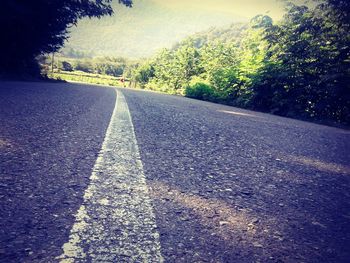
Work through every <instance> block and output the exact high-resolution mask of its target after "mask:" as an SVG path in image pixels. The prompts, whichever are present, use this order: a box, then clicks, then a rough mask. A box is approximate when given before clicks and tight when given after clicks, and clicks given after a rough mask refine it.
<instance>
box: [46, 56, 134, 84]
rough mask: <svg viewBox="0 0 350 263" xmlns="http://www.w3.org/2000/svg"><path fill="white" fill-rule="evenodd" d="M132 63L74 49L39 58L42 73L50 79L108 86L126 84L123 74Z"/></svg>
mask: <svg viewBox="0 0 350 263" xmlns="http://www.w3.org/2000/svg"><path fill="white" fill-rule="evenodd" d="M132 63H133V62H130V61H128V60H126V59H124V58H120V57H119V58H113V57H92V56H90V54H88V53H84V52H79V51H75V50H69V52H67V53H57V54H54V56H52V54H51V56H48V55H45V56H42V57H41V59H40V66H41V69H42V74H44V75H46V76H48V77H49V78H51V79H57V80H66V81H75V82H85V83H92V84H101V85H109V86H126V85H127V78H126V77H125V76H124V75H125V74H126V73H127V72H128V70H127V68H129V67H130V64H132ZM129 75H130V74H129Z"/></svg>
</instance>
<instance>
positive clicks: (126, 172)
mask: <svg viewBox="0 0 350 263" xmlns="http://www.w3.org/2000/svg"><path fill="white" fill-rule="evenodd" d="M90 180H91V183H90V185H89V186H88V188H87V190H86V191H85V194H84V202H83V204H82V206H81V207H80V208H79V210H78V212H77V214H76V220H75V224H74V225H73V228H72V229H71V232H70V237H69V241H68V242H67V243H65V244H64V245H63V247H62V249H63V254H62V255H61V256H59V257H58V258H57V259H58V260H59V261H60V262H163V258H162V256H161V253H160V243H159V234H158V232H157V230H156V228H157V227H156V222H155V216H154V213H153V208H152V204H151V199H150V197H149V193H148V188H147V185H146V179H145V176H144V173H143V167H142V162H141V159H140V154H139V149H138V146H137V141H136V137H135V132H134V127H133V124H132V120H131V116H130V112H129V109H128V105H127V103H126V101H125V98H124V95H123V94H122V92H121V91H118V90H117V101H116V106H115V108H114V111H113V115H112V118H111V121H110V124H109V126H108V129H107V133H106V137H105V140H104V142H103V145H102V149H101V151H100V153H99V156H98V158H97V160H96V163H95V166H94V169H93V172H92V175H91V177H90Z"/></svg>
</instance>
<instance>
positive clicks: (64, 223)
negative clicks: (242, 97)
mask: <svg viewBox="0 0 350 263" xmlns="http://www.w3.org/2000/svg"><path fill="white" fill-rule="evenodd" d="M115 102H116V103H115ZM0 105H1V107H0V120H1V125H0V154H1V159H0V165H1V166H0V171H1V177H0V209H1V213H0V229H1V230H0V262H59V261H60V262H91V261H92V262H162V261H164V262H349V258H350V250H349V249H348V248H349V247H350V177H349V176H350V165H349V164H350V154H349V153H350V131H348V130H344V129H338V128H332V127H327V126H322V125H317V124H311V123H307V122H302V121H297V120H292V119H287V118H282V117H278V116H273V115H269V114H263V113H258V112H253V111H247V110H242V109H238V108H234V107H229V106H224V105H218V104H213V103H208V102H202V101H197V100H192V99H188V98H182V97H178V96H170V95H163V94H158V93H154V92H146V91H136V90H129V89H119V90H118V96H117V95H116V92H115V90H114V89H113V88H105V87H100V86H98V87H97V86H92V85H80V84H66V83H34V82H33V83H21V82H1V83H0Z"/></svg>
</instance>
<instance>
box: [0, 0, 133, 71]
mask: <svg viewBox="0 0 350 263" xmlns="http://www.w3.org/2000/svg"><path fill="white" fill-rule="evenodd" d="M119 3H121V4H124V5H126V6H131V5H132V1H131V0H119ZM0 5H1V8H0V25H1V36H2V39H3V40H2V41H1V42H0V52H1V58H0V74H1V73H16V72H19V71H26V72H29V73H32V74H34V73H36V74H37V73H38V67H37V63H36V61H35V57H36V56H38V55H39V54H42V53H50V52H55V51H57V50H58V49H59V48H60V47H62V46H63V43H64V41H65V40H66V39H67V38H68V31H67V29H68V28H69V27H72V26H74V25H76V23H77V21H78V20H79V19H81V18H83V17H90V18H91V17H97V18H100V17H102V16H104V15H111V14H112V13H113V9H112V7H111V0H96V1H93V0H81V1H76V0H32V1H30V0H4V1H2V2H1V4H0Z"/></svg>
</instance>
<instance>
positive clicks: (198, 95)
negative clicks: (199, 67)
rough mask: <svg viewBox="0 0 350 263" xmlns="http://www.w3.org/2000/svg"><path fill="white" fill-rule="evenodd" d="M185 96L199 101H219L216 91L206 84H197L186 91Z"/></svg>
mask: <svg viewBox="0 0 350 263" xmlns="http://www.w3.org/2000/svg"><path fill="white" fill-rule="evenodd" d="M185 96H186V97H189V98H195V99H199V100H208V101H217V96H216V92H215V90H214V89H213V88H212V87H211V86H209V85H208V84H205V83H196V84H194V85H193V86H189V87H187V88H186V89H185Z"/></svg>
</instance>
